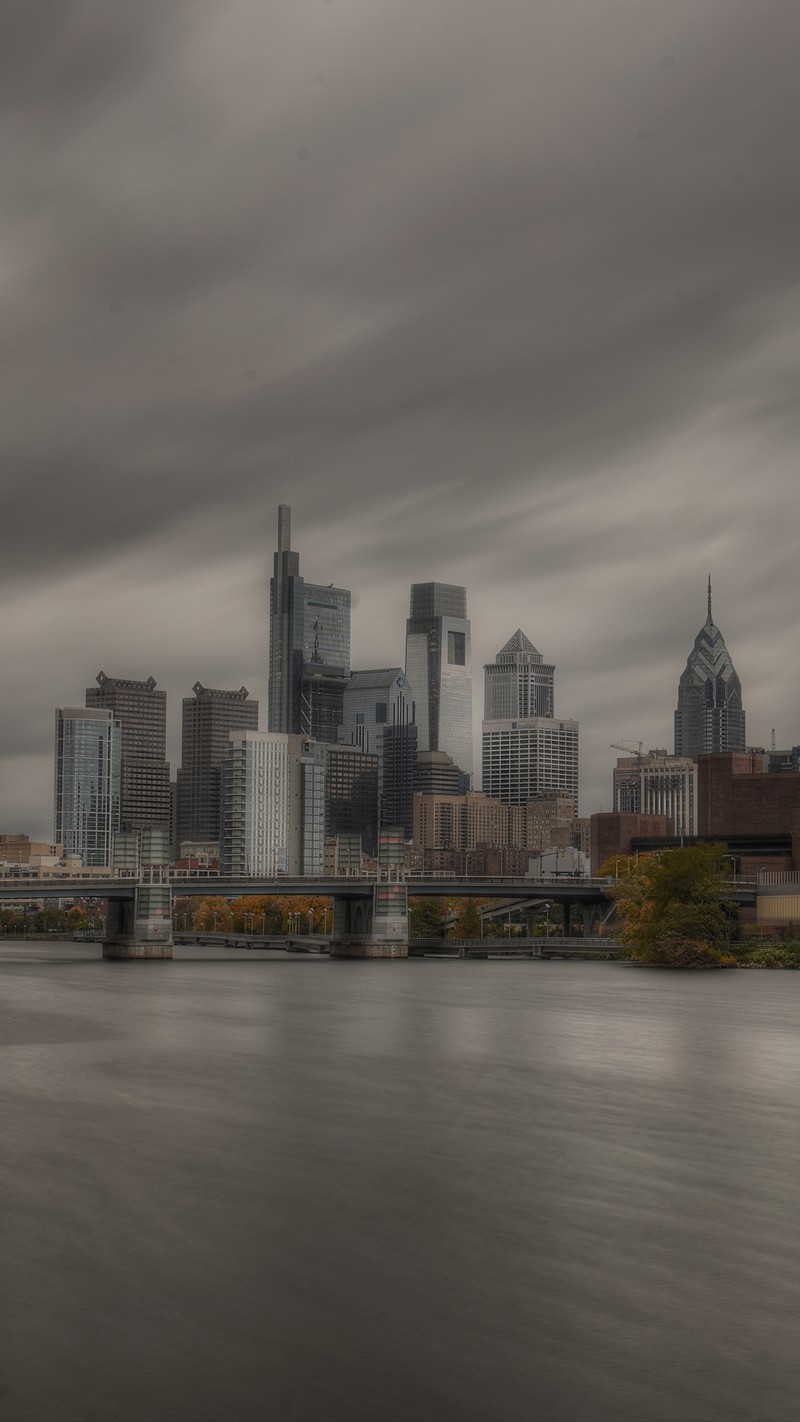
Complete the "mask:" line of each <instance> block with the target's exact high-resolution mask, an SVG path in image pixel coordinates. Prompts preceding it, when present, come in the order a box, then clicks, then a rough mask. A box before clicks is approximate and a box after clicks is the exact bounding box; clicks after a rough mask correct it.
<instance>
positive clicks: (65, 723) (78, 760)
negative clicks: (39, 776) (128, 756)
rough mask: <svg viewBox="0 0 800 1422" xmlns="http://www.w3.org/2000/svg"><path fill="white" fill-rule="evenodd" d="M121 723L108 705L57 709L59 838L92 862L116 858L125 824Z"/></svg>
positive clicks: (97, 863)
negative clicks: (122, 814)
mask: <svg viewBox="0 0 800 1422" xmlns="http://www.w3.org/2000/svg"><path fill="white" fill-rule="evenodd" d="M119 791H120V723H119V721H117V720H115V718H114V716H113V714H112V712H111V711H109V710H108V709H106V708H102V709H101V708H97V709H95V708H91V709H87V708H86V707H83V706H65V707H63V708H59V709H58V710H57V711H56V745H55V816H54V820H55V826H54V840H55V843H56V844H63V846H64V853H65V854H66V855H78V856H79V857H80V860H81V862H82V864H84V865H85V866H86V867H87V868H90V867H94V868H103V867H105V866H107V865H110V864H111V862H112V850H113V845H112V836H113V835H114V834H116V832H117V831H118V829H119Z"/></svg>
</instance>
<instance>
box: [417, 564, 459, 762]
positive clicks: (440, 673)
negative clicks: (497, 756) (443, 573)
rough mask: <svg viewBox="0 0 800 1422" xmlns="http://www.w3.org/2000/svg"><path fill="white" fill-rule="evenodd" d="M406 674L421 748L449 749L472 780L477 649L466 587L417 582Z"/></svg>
mask: <svg viewBox="0 0 800 1422" xmlns="http://www.w3.org/2000/svg"><path fill="white" fill-rule="evenodd" d="M406 676H407V677H408V680H409V681H410V682H411V685H412V687H413V688H414V696H415V701H416V717H417V727H418V732H419V736H418V746H419V750H420V751H427V750H436V751H445V752H446V753H447V754H448V755H450V756H452V758H453V760H454V761H455V763H456V765H457V766H458V767H459V769H460V770H462V771H463V772H464V775H465V777H466V778H467V779H468V781H469V782H470V783H471V780H472V651H471V645H470V623H469V619H468V618H467V592H466V588H460V587H453V586H451V585H450V584H448V583H414V584H413V586H412V588H411V609H410V616H409V618H408V621H407V622H406ZM465 788H468V785H467V786H465Z"/></svg>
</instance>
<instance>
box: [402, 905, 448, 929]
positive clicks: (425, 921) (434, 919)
mask: <svg viewBox="0 0 800 1422" xmlns="http://www.w3.org/2000/svg"><path fill="white" fill-rule="evenodd" d="M446 916H447V906H446V904H445V902H444V900H443V899H433V898H431V899H429V898H412V899H409V901H408V918H409V932H410V934H411V937H412V938H441V937H442V932H443V927H444V920H445V918H446Z"/></svg>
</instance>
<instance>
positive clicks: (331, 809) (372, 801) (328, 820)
mask: <svg viewBox="0 0 800 1422" xmlns="http://www.w3.org/2000/svg"><path fill="white" fill-rule="evenodd" d="M325 749H326V753H327V754H326V765H325V837H326V838H327V839H335V837H336V836H337V835H342V834H360V835H361V844H362V847H363V849H364V853H365V854H377V852H378V757H377V756H376V755H371V754H370V753H369V752H368V751H362V750H361V749H360V748H359V747H358V746H342V745H339V746H326V747H325Z"/></svg>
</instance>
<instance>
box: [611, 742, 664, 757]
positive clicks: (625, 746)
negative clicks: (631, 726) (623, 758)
mask: <svg viewBox="0 0 800 1422" xmlns="http://www.w3.org/2000/svg"><path fill="white" fill-rule="evenodd" d="M610 749H611V750H618V751H624V752H625V754H626V755H635V756H636V758H637V760H645V759H646V757H647V756H649V755H652V754H653V752H652V751H651V750H647V748H646V746H645V743H644V741H637V742H636V743H635V744H634V743H633V742H632V741H628V742H625V741H612V742H611V747H610Z"/></svg>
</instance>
